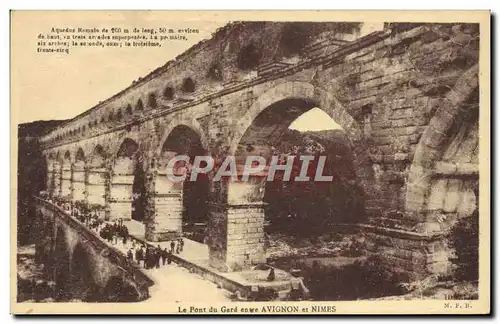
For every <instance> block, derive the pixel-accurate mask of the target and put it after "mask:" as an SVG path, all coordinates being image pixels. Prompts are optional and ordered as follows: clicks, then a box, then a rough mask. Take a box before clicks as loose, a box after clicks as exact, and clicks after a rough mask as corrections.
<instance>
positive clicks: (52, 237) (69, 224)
mask: <svg viewBox="0 0 500 324" xmlns="http://www.w3.org/2000/svg"><path fill="white" fill-rule="evenodd" d="M34 199H35V200H36V219H34V221H35V222H36V223H37V226H36V227H37V229H38V231H37V233H38V239H37V243H36V249H37V251H36V252H37V258H39V259H40V261H42V263H43V264H44V266H45V271H46V272H47V273H48V274H49V276H50V277H51V278H52V279H53V281H54V282H55V284H56V286H55V294H56V296H54V297H55V298H56V299H61V300H70V299H82V300H85V301H94V302H97V301H115V302H117V301H139V300H144V299H146V298H148V297H149V287H150V286H151V285H153V284H154V282H153V281H152V280H151V279H149V278H148V277H147V276H146V275H145V274H144V273H143V272H141V270H140V269H139V267H137V266H136V265H133V264H132V263H130V262H129V261H128V260H127V259H126V257H125V256H124V255H123V254H122V253H121V252H119V251H118V250H115V249H114V248H112V247H110V246H109V245H108V244H106V243H105V242H104V241H103V240H102V239H101V238H99V237H98V236H97V235H96V234H95V233H94V232H92V231H91V230H89V229H87V228H86V227H85V226H84V225H83V224H81V223H79V222H78V221H76V220H75V219H73V218H72V217H71V216H69V215H68V214H67V213H66V212H64V211H63V210H62V209H60V208H58V207H57V206H56V205H54V204H52V203H50V202H47V201H45V200H42V199H40V198H34Z"/></svg>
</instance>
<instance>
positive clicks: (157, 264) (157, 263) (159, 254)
mask: <svg viewBox="0 0 500 324" xmlns="http://www.w3.org/2000/svg"><path fill="white" fill-rule="evenodd" d="M160 258H161V247H160V244H158V247H157V248H156V250H155V261H156V268H159V267H160Z"/></svg>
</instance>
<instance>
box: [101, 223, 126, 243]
mask: <svg viewBox="0 0 500 324" xmlns="http://www.w3.org/2000/svg"><path fill="white" fill-rule="evenodd" d="M99 235H100V236H101V237H102V238H103V239H105V240H107V241H108V242H110V243H111V244H116V243H118V240H119V239H120V240H121V241H122V243H123V245H126V244H127V240H129V239H130V238H129V232H128V227H127V226H125V225H123V220H122V219H120V220H118V221H116V220H115V221H114V222H113V224H110V223H106V224H105V225H104V227H103V228H102V229H101V231H100V232H99Z"/></svg>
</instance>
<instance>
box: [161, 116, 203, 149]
mask: <svg viewBox="0 0 500 324" xmlns="http://www.w3.org/2000/svg"><path fill="white" fill-rule="evenodd" d="M178 126H185V127H187V128H189V129H191V130H192V131H194V132H195V133H196V134H197V135H198V137H199V139H200V142H201V145H202V146H203V148H205V149H206V150H207V151H208V148H209V145H208V139H207V137H206V135H205V132H204V131H203V128H202V127H201V125H200V123H198V121H197V120H196V119H191V118H186V117H185V116H183V115H178V116H174V117H173V120H172V121H171V122H170V123H169V124H168V125H167V127H165V130H164V131H163V134H162V136H161V139H160V141H159V142H158V145H157V146H156V150H155V154H154V157H155V158H156V159H158V158H159V157H160V156H161V154H162V151H163V145H164V144H165V142H166V141H167V139H168V137H169V136H170V135H171V134H172V131H173V130H174V129H175V128H177V127H178Z"/></svg>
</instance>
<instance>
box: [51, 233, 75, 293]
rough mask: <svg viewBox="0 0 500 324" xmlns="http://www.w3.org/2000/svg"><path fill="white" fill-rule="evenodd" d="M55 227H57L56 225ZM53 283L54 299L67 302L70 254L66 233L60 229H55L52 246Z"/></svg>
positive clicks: (69, 281)
mask: <svg viewBox="0 0 500 324" xmlns="http://www.w3.org/2000/svg"><path fill="white" fill-rule="evenodd" d="M56 226H57V225H56ZM53 256H54V262H53V266H54V267H55V269H54V272H53V273H54V281H55V283H56V298H57V299H58V300H68V299H69V298H70V291H69V289H68V288H69V285H70V283H71V278H70V273H71V267H70V257H71V256H70V253H69V251H68V242H67V238H66V233H65V231H64V229H63V228H62V227H57V230H56V235H55V244H54V253H53Z"/></svg>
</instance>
